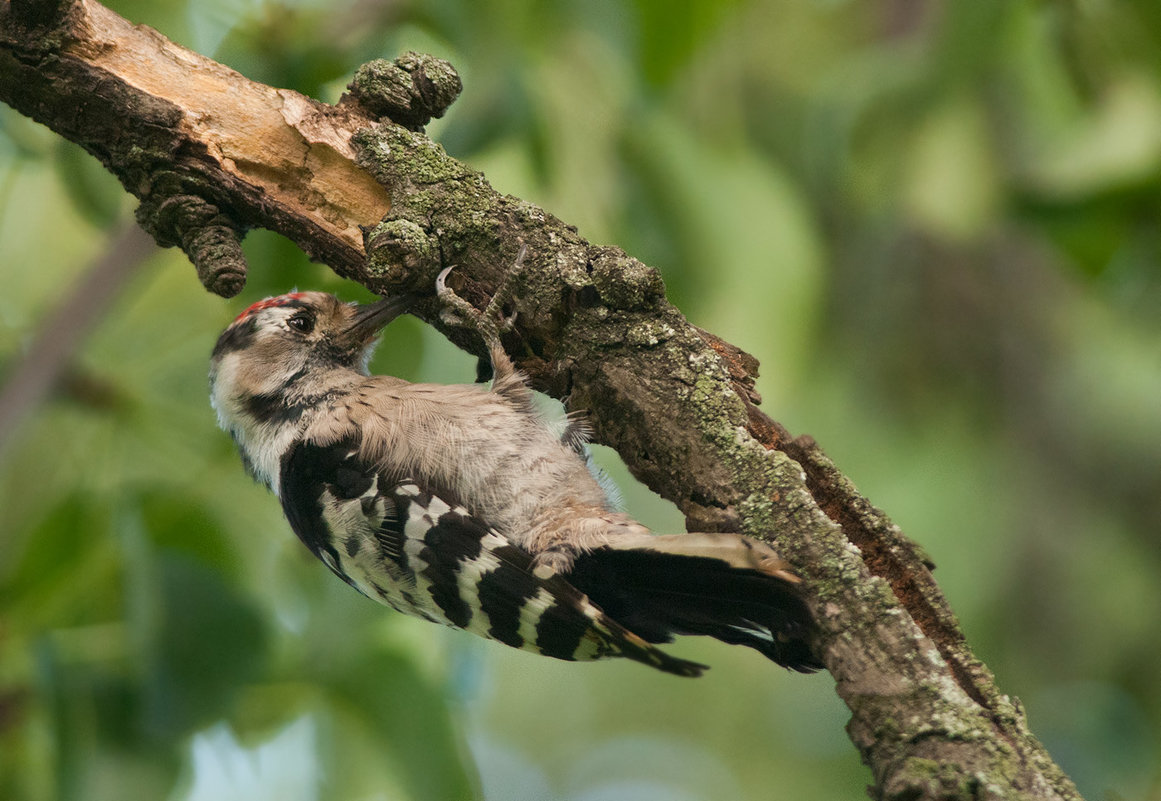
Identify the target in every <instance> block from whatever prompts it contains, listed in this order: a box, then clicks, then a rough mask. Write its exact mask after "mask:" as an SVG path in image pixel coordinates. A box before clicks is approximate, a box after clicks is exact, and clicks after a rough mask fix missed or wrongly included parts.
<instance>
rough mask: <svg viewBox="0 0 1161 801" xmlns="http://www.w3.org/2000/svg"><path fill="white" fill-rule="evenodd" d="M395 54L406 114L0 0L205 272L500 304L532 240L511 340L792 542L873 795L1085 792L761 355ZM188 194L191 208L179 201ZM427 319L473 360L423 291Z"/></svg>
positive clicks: (27, 101) (64, 128) (697, 512)
mask: <svg viewBox="0 0 1161 801" xmlns="http://www.w3.org/2000/svg"><path fill="white" fill-rule="evenodd" d="M413 55H414V54H409V56H413ZM396 63H397V65H399V68H398V69H393V68H390V67H389V66H388V67H384V68H382V69H378V68H377V69H376V70H374V71H372V73H373V74H372V73H369V75H370V77H371V78H374V76H376V75H386V76H387V79H388V81H389V84H390V85H389V86H388V87H387V89H385V90H384V91H383V92H380V95H379V100H377V101H375V102H369V105H371V106H372V107H374V108H376V109H377V110H378V111H380V112H382V111H383V109H385V108H386V109H404V111H401V112H398V113H400V114H403V113H405V114H406V115H407V118H406V119H401V120H399V122H401V123H402V124H395V123H393V122H391V121H390V120H386V119H378V118H377V117H376V116H375V114H374V113H372V112H371V111H369V110H368V109H367V108H365V107H364V106H363V105H362V104H361V103H360V100H359V98H358V97H357V96H347V97H344V99H343V101H341V102H340V103H339V104H338V105H335V106H330V105H326V104H323V103H320V102H318V101H315V100H311V99H309V98H306V97H303V96H301V95H299V94H297V93H294V92H290V91H287V90H281V89H274V88H271V87H268V86H264V85H262V84H258V83H255V82H253V81H250V80H248V79H246V78H244V77H243V76H241V75H239V74H238V73H236V72H234V71H232V70H229V69H227V68H226V67H223V66H222V65H220V64H217V63H215V62H213V61H211V60H209V59H207V58H205V57H203V56H200V55H198V54H196V53H192V52H190V51H188V50H185V49H184V48H181V47H179V46H177V45H175V44H173V43H172V42H169V41H168V40H166V39H165V38H164V37H163V36H161V35H160V34H158V33H157V32H156V31H153V30H151V29H149V28H145V27H142V26H133V25H131V24H130V23H128V22H126V21H125V20H123V19H121V18H120V17H118V16H116V15H115V14H113V13H112V12H110V11H109V10H107V9H105V8H104V7H102V6H100V5H99V4H97V3H96V2H94V1H93V0H81V1H80V2H75V3H68V2H64V0H59V2H53V0H12V2H8V1H7V0H2V1H0V100H3V101H4V102H6V103H8V104H9V105H11V106H13V107H14V108H16V109H18V110H20V111H22V112H23V113H25V114H27V115H29V116H31V117H33V118H34V119H37V120H39V121H40V122H43V123H44V124H46V125H48V126H49V127H51V128H52V129H54V130H55V131H57V132H58V133H60V134H61V135H62V136H64V137H66V138H68V139H71V140H72V141H75V142H78V143H79V144H81V145H82V146H84V147H85V148H86V149H88V150H89V152H91V153H93V154H94V155H95V156H96V157H97V158H99V159H100V160H101V161H102V163H103V164H104V165H105V166H106V167H107V168H108V169H109V170H110V171H111V172H113V173H114V174H115V175H117V177H118V178H119V179H120V180H121V181H122V183H123V184H124V186H125V188H126V189H127V190H128V191H129V192H131V193H133V194H134V195H136V196H137V197H139V198H141V199H142V211H141V212H140V213H139V217H140V218H141V219H142V222H143V223H144V224H145V227H146V228H147V229H148V230H150V232H151V233H153V234H154V236H155V237H157V238H158V240H159V241H160V242H161V243H162V244H181V245H183V247H185V248H186V250H187V252H191V250H193V249H194V248H195V244H196V243H197V242H199V241H201V242H202V246H203V247H210V248H211V249H213V248H218V249H220V250H223V251H225V252H227V256H221V255H220V254H218V253H217V251H215V252H213V253H209V254H208V255H206V254H203V255H202V256H201V257H200V258H202V259H203V260H204V263H199V265H198V266H199V272H200V273H204V274H206V275H210V276H211V277H212V276H213V275H216V274H218V273H215V272H214V271H215V270H217V269H219V266H220V265H219V260H220V259H221V258H228V251H229V250H230V248H229V245H228V242H227V243H226V245H224V246H223V245H222V242H223V241H224V240H223V239H222V237H224V238H225V240H228V239H229V236H230V235H231V234H230V232H235V233H239V232H242V231H244V230H245V229H247V228H250V227H263V228H268V229H270V230H273V231H277V232H279V233H281V234H284V235H285V236H287V237H288V238H290V239H291V240H293V241H294V242H295V243H296V244H297V245H298V246H299V247H301V248H302V249H303V250H304V251H305V252H306V253H307V254H308V255H309V256H310V257H311V258H314V259H316V260H319V261H323V262H325V263H327V264H328V265H330V266H331V267H332V268H333V269H334V270H335V271H336V272H338V273H339V274H341V275H343V276H346V277H348V278H351V279H354V280H356V281H359V282H360V283H362V284H364V285H365V286H367V287H369V288H371V289H373V290H375V291H377V292H380V293H382V294H392V293H398V292H402V291H416V292H420V293H427V294H428V295H430V292H431V287H432V286H433V284H434V279H435V276H436V274H437V273H438V271H439V270H440V269H441V268H442V267H444V266H446V265H449V264H455V265H457V268H456V270H455V272H453V273H452V276H451V279H450V282H451V283H452V284H453V286H454V289H455V290H456V291H457V293H458V294H460V295H461V296H462V297H465V298H467V299H469V300H471V301H473V302H475V303H476V304H477V305H483V303H484V301H485V300H486V299H487V298H489V297H490V296H491V293H492V292H493V290H494V289H495V287H496V286H497V285H498V283H499V282H500V280H501V277H502V275H503V274H504V272H505V270H506V269H507V268H508V267H509V266H510V265H511V263H512V262H513V259H514V258H515V255H516V253H517V251H518V249H519V247H520V245H521V244H525V245H527V246H528V258H527V264H526V268H525V271H524V273H523V275H522V279H521V286H520V288H519V290H518V291H517V293H516V294H515V296H514V299H513V305H514V311H516V312H517V315H518V316H517V319H516V325H515V327H514V329H513V330H512V331H511V332H509V333H508V334H507V335H506V337H505V345H506V346H507V348H508V350H509V351H510V352H511V353H512V354H513V357H514V358H515V359H516V361H517V363H518V364H519V366H520V367H521V368H522V369H523V370H524V371H525V372H527V373H528V374H529V375H530V376H531V378H532V380H533V383H534V384H535V386H536V387H537V388H538V389H540V390H543V391H545V392H547V393H549V394H551V395H554V396H556V397H559V398H562V399H564V400H565V402H566V404H567V405H568V406H569V408H570V409H583V410H585V411H586V413H587V415H588V417H589V419H590V421H591V423H592V425H593V428H594V430H595V434H596V439H597V440H598V441H600V442H603V443H605V444H608V445H611V446H613V447H614V448H616V449H617V450H618V452H619V453H620V454H621V456H622V457H623V459H624V460H625V462H626V464H627V465H628V466H629V468H630V469H631V470H632V471H633V473H634V474H635V475H637V476H638V477H639V478H640V479H642V480H643V481H644V482H645V483H646V484H648V485H649V486H650V487H652V488H653V489H654V490H656V491H657V492H658V493H660V494H661V495H663V496H664V497H666V498H669V499H670V500H672V501H674V502H675V503H676V504H677V505H678V507H679V508H681V509H682V511H683V512H684V513H685V515H686V518H687V523H688V525H689V526H690V528H692V529H696V530H707V531H715V530H717V531H720V530H736V531H743V532H745V533H747V534H750V535H752V536H755V537H759V538H762V539H766V540H769V541H773V542H776V544H777V546H778V548H779V550H780V551H781V552H782V553H783V555H784V556H786V558H787V559H789V560H790V562H791V563H792V564H793V565H794V566H795V569H796V570H797V571H798V572H799V574H800V575H802V576H803V577H804V578H805V579H806V586H807V588H808V592H809V593H810V602H811V604H812V606H813V608H814V610H815V611H816V614H817V617H818V621H819V629H820V631H819V637H818V650H819V652H820V654H821V656H822V657H823V659H824V661H825V662H826V665H827V667H828V669H829V670H830V672H831V674H832V675H833V676H834V678H835V681H836V689H837V692H838V693H839V695H840V696H841V697H842V699H843V700H844V701H845V702H846V703H847V705H848V707H849V708H850V710H851V720H850V723H849V724H848V731H849V734H850V736H851V739H852V741H853V742H854V743H855V745H856V746H857V747H858V748H859V750H860V753H861V754H862V756H863V758H864V760H865V761H866V762H867V763H868V764H869V765H870V766H871V769H872V771H873V774H874V778H875V786H874V787H873V788H872V793H873V795H874V796H875V797H877V798H889V799H984V798H995V799H1000V798H1005V799H1012V798H1021V799H1050V798H1051V799H1076V798H1079V795H1078V794H1077V792H1076V789H1075V787H1074V786H1073V785H1072V783H1071V782H1070V781H1069V780H1068V779H1067V777H1065V776H1064V774H1063V773H1062V772H1061V771H1060V769H1059V768H1058V767H1057V766H1056V765H1055V764H1054V763H1053V762H1052V760H1051V759H1050V757H1049V756H1048V754H1047V753H1046V752H1045V751H1044V749H1043V747H1042V746H1041V744H1040V743H1039V742H1038V741H1037V740H1036V739H1035V737H1034V736H1033V735H1032V734H1031V733H1030V732H1029V730H1028V728H1027V725H1026V722H1025V719H1024V715H1023V712H1022V710H1021V709H1020V706H1019V704H1018V702H1016V701H1014V700H1012V699H1010V698H1008V697H1007V696H1005V695H1003V694H1001V693H1000V691H999V690H998V689H997V688H996V686H995V682H994V680H993V677H992V675H991V673H990V672H989V671H988V669H987V667H986V666H985V665H983V664H982V663H981V662H979V660H977V659H976V658H975V657H974V655H973V654H972V653H971V650H970V648H969V647H968V645H967V643H966V641H965V639H964V637H963V634H962V632H961V630H960V628H959V625H958V623H957V621H956V619H955V616H954V614H953V613H952V611H951V609H950V608H949V607H948V605H947V602H946V600H945V599H944V597H943V595H942V593H941V592H940V590H939V588H938V586H937V585H936V583H935V581H934V580H933V578H932V575H931V573H930V570H929V567H930V566H929V564H928V562H927V559H926V557H925V556H924V555H923V553H922V552H921V551H920V550H919V549H918V548H917V546H915V545H914V544H913V543H912V542H910V541H909V540H908V539H907V538H906V537H904V536H903V534H902V533H901V532H900V531H899V530H898V529H897V528H896V527H895V526H894V525H893V524H892V523H891V521H890V520H889V519H888V518H887V517H886V516H885V515H884V514H883V513H882V512H880V511H879V510H877V509H875V508H874V507H873V506H871V505H870V504H869V503H868V502H867V501H866V500H865V499H864V498H863V497H862V496H860V495H859V493H858V491H857V490H856V489H855V488H854V487H853V485H852V484H851V483H850V481H849V480H847V479H846V477H845V476H843V474H842V473H841V472H840V471H839V470H838V469H837V467H835V465H834V464H833V463H832V462H831V461H830V460H829V459H828V458H827V457H826V456H825V455H824V454H823V453H822V451H821V450H820V449H819V448H818V446H817V445H816V444H815V443H814V442H813V440H811V439H809V438H805V437H800V438H797V439H794V438H792V437H791V436H790V435H789V434H788V433H787V431H786V430H785V429H784V428H783V427H782V426H781V425H779V424H778V423H776V422H775V421H773V420H771V419H770V418H769V417H767V416H766V415H765V414H763V413H762V412H761V411H759V410H758V409H757V403H758V402H759V399H758V397H757V395H756V394H755V392H754V381H753V377H754V376H755V375H756V372H757V362H756V360H754V359H753V357H751V356H749V355H747V354H745V353H743V352H742V351H740V350H739V349H737V348H736V347H734V346H732V345H730V344H728V343H725V342H723V341H721V340H720V339H718V338H716V337H714V336H713V335H712V334H709V333H707V332H704V331H701V330H699V329H697V328H695V327H694V326H692V325H690V324H689V323H688V322H687V321H686V320H685V318H684V317H683V316H682V315H681V313H680V312H679V311H678V310H676V309H675V308H674V307H673V306H672V305H670V304H669V303H668V301H667V300H666V298H665V291H664V285H663V283H662V281H661V278H660V276H659V274H658V273H657V271H656V270H655V269H653V268H651V267H649V266H647V265H644V264H642V263H641V262H639V261H637V260H636V259H633V258H632V257H630V256H627V255H626V254H625V253H623V252H622V251H620V250H617V249H615V248H608V247H600V246H594V245H591V244H589V243H588V242H586V241H585V240H583V239H582V238H581V237H580V236H579V235H578V234H577V232H576V229H575V228H573V227H571V226H569V225H567V224H565V223H563V222H561V221H560V220H557V219H556V218H554V217H552V216H551V215H550V214H548V213H546V212H545V211H543V210H542V209H540V208H538V207H536V206H534V205H532V204H529V203H526V202H524V201H521V200H519V199H517V198H513V197H508V196H502V195H499V194H498V193H496V192H495V191H494V190H493V189H492V188H491V187H490V186H489V185H488V183H487V182H486V181H485V180H484V177H483V175H481V174H480V173H479V172H477V171H475V170H473V169H471V168H470V167H468V166H466V165H464V164H462V163H460V162H458V161H456V160H454V159H451V158H449V157H448V156H447V155H446V154H445V153H444V152H443V150H442V148H440V147H439V146H438V145H436V144H434V143H433V142H431V140H429V139H428V138H427V137H426V136H424V135H423V134H422V133H421V132H419V131H417V130H411V129H409V128H408V127H405V126H410V128H418V126H419V125H421V124H422V120H423V119H425V114H426V115H427V116H431V115H432V114H435V113H436V112H430V113H428V112H425V111H424V110H423V109H422V108H418V109H417V108H413V105H412V104H414V103H421V102H422V101H423V100H424V98H425V97H432V98H439V100H438V102H439V103H444V101H446V100H447V98H448V96H449V92H451V89H450V88H449V87H452V88H455V90H456V91H458V87H453V84H452V83H451V82H450V80H451V79H450V78H449V77H448V76H447V74H446V72H444V71H443V70H442V68H431V69H429V68H428V67H430V65H427V66H423V65H421V64H419V62H416V61H414V59H413V60H411V61H407V62H406V63H404V62H403V61H397V62H396ZM417 65H418V66H417ZM421 67H422V69H423V70H426V71H424V72H423V74H422V75H420V74H419V71H420V68H421ZM428 76H434V77H433V78H429V77H428ZM412 79H413V80H414V84H413V85H411V86H410V87H409V86H408V83H407V81H408V80H412ZM432 81H434V83H432ZM441 81H443V83H440V82H441ZM370 92H371V90H367V93H366V94H365V95H364V97H365V98H368V97H370ZM450 96H452V97H454V93H451V94H450ZM384 97H386V98H388V99H387V100H383V98H384ZM448 102H450V101H448ZM377 104H378V105H377ZM445 105H446V103H445ZM440 111H442V109H440ZM387 113H395V112H390V111H388V112H387ZM175 198H176V199H177V200H175ZM189 198H193V199H194V200H193V201H190V200H188V199H189ZM167 203H168V204H169V206H167ZM174 203H177V204H185V205H181V208H182V209H185V210H186V212H185V213H186V216H185V217H182V216H181V215H180V214H173V213H170V214H168V215H167V214H166V213H165V211H164V210H165V209H166V208H172V206H173V204H174ZM198 203H204V204H205V207H204V208H203V207H202V206H199V205H198ZM191 204H192V205H191ZM208 208H212V209H213V210H214V212H215V215H209V216H206V215H208V212H207V211H205V209H208ZM189 209H195V210H197V209H201V210H202V211H201V212H200V213H201V214H202V215H203V216H202V217H198V216H197V215H196V214H194V215H193V217H192V218H191V217H190V213H189ZM182 219H185V220H186V222H185V223H182V222H180V221H181V220H182ZM190 219H192V220H193V221H192V222H189V220H190ZM211 222H213V224H214V225H216V226H217V229H215V230H218V232H219V233H218V234H215V235H214V236H213V237H209V239H208V240H207V239H206V236H208V235H205V234H203V233H201V232H204V231H205V230H208V229H207V228H206V226H208V225H210V223H211ZM183 226H184V227H183ZM199 236H201V239H199ZM215 237H217V238H215ZM206 242H208V243H209V244H208V245H207V244H206ZM191 257H192V258H194V259H195V261H197V259H198V258H199V257H198V256H196V255H194V254H193V253H191ZM216 265H218V266H216ZM235 267H236V265H235ZM237 269H240V268H237ZM237 269H236V271H235V273H234V275H235V278H237V274H238V273H237ZM222 274H225V273H222ZM203 280H206V279H205V277H204V276H203ZM206 282H207V285H209V283H212V281H206ZM221 289H222V288H221V287H219V290H221ZM225 289H226V290H227V292H226V293H228V291H229V290H233V291H236V288H235V287H233V285H231V286H230V287H225ZM416 313H417V314H418V315H419V316H420V317H422V318H423V319H425V320H427V321H428V322H430V323H431V324H433V325H435V326H437V327H439V328H441V330H444V332H445V333H446V334H447V335H448V336H449V337H450V338H451V339H453V340H454V341H455V342H457V343H458V344H459V345H460V346H461V347H464V348H466V349H469V350H473V351H475V352H477V353H479V352H480V345H479V343H478V342H475V341H474V340H473V338H472V337H471V335H470V334H469V333H467V332H465V331H461V330H449V329H447V327H446V326H444V325H443V324H442V323H441V322H440V321H439V319H438V313H437V309H436V306H435V304H434V302H433V301H432V300H431V299H428V300H426V301H424V302H421V303H420V304H419V306H418V308H417V310H416Z"/></svg>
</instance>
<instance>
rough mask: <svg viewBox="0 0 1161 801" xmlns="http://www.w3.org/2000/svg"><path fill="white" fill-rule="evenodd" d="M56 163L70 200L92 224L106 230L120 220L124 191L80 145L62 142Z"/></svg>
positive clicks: (58, 146)
mask: <svg viewBox="0 0 1161 801" xmlns="http://www.w3.org/2000/svg"><path fill="white" fill-rule="evenodd" d="M53 163H54V165H55V166H56V170H57V175H58V176H59V177H60V182H61V184H62V185H63V186H64V188H65V190H66V191H67V192H68V196H69V199H70V200H72V202H73V205H75V206H76V209H77V211H78V212H80V214H81V216H82V217H84V218H85V219H86V220H88V221H89V222H90V223H91V224H92V225H94V226H96V227H98V228H107V227H109V226H110V225H112V224H113V222H114V221H116V220H117V219H119V218H120V217H121V211H122V209H124V208H125V206H126V204H127V199H126V197H125V190H124V189H123V188H122V187H121V184H120V182H119V181H118V180H117V179H116V178H114V177H113V175H112V173H110V172H109V171H108V170H106V169H105V168H104V167H103V166H101V163H100V162H99V161H97V160H96V159H95V158H93V156H91V155H89V154H88V153H86V152H85V151H84V149H82V148H81V147H80V145H75V144H73V143H72V142H69V141H67V140H64V139H61V140H59V141H58V143H57V153H56V156H55V159H54V161H53Z"/></svg>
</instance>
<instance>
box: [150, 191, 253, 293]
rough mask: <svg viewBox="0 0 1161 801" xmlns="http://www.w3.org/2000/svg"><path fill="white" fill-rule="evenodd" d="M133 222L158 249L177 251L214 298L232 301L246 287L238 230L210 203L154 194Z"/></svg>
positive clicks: (181, 196) (190, 196)
mask: <svg viewBox="0 0 1161 801" xmlns="http://www.w3.org/2000/svg"><path fill="white" fill-rule="evenodd" d="M137 222H138V223H140V225H141V227H142V228H144V229H145V230H146V231H148V232H149V233H150V234H151V235H152V236H153V238H154V239H156V240H157V244H159V245H161V246H162V247H173V246H174V245H177V246H178V247H180V248H181V249H182V250H183V251H184V252H185V254H186V256H188V257H189V260H190V261H191V262H193V265H194V268H195V269H196V270H197V273H198V279H199V280H200V281H201V282H202V286H204V287H205V288H206V289H208V290H209V291H210V292H213V293H214V294H215V295H220V296H222V297H224V298H232V297H234V296H235V295H237V294H238V293H239V292H241V291H242V287H244V286H245V285H246V257H245V255H244V254H243V253H242V241H241V236H240V234H239V232H238V228H237V226H236V225H235V223H234V222H233V220H231V219H230V218H229V217H227V216H226V215H225V214H223V213H222V212H221V211H220V210H219V209H218V207H217V206H215V205H214V204H213V203H210V202H209V201H207V200H205V199H204V198H201V197H199V196H197V195H188V194H177V193H174V194H168V193H165V192H158V191H155V192H153V193H152V194H151V196H149V197H148V198H147V199H143V200H142V201H141V205H140V206H138V207H137Z"/></svg>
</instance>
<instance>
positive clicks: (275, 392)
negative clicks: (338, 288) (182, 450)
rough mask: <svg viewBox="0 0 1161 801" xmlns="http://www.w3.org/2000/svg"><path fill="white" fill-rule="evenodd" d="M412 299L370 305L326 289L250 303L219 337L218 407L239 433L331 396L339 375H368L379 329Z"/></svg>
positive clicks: (214, 379)
mask: <svg viewBox="0 0 1161 801" xmlns="http://www.w3.org/2000/svg"><path fill="white" fill-rule="evenodd" d="M410 302H411V298H410V297H409V296H406V295H404V296H398V297H392V298H385V299H383V300H380V301H378V302H376V303H368V304H364V305H359V304H354V303H343V302H342V301H340V300H339V299H338V298H336V297H335V296H334V295H328V294H326V293H325V292H293V293H291V294H289V295H279V296H278V297H273V298H267V299H266V300H261V301H259V302H257V303H255V304H254V305H252V306H250V307H249V308H247V309H246V310H245V311H243V312H242V313H241V314H239V315H238V316H237V318H235V320H234V322H232V323H230V325H229V326H227V327H226V330H225V331H223V332H222V335H221V336H220V337H218V343H217V344H216V345H215V346H214V351H213V356H212V358H211V360H210V386H211V394H212V400H213V405H214V408H215V409H217V411H218V416H219V418H220V420H221V422H222V425H223V427H224V428H226V429H227V430H230V431H231V432H237V430H238V428H239V426H244V427H248V426H249V424H251V423H254V422H257V423H261V422H266V421H265V420H263V415H262V414H261V413H260V412H262V411H263V410H264V409H267V410H278V409H286V408H289V407H292V406H293V404H294V403H296V402H301V401H302V400H304V399H308V398H310V397H311V396H312V395H313V396H320V395H324V394H325V393H326V391H327V389H328V387H329V386H330V384H331V383H332V382H333V381H334V380H336V377H337V376H339V377H341V376H343V375H346V376H348V377H349V376H350V373H351V372H352V371H353V372H355V373H359V374H363V375H365V374H366V372H367V361H368V359H369V358H370V355H371V351H372V347H373V345H374V344H375V340H376V337H377V336H378V333H379V331H380V330H381V329H382V328H383V327H384V326H385V325H387V324H388V323H389V322H391V321H392V320H394V319H395V318H396V317H398V316H399V315H400V314H401V313H403V311H405V310H406V308H407V306H408V305H410Z"/></svg>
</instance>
